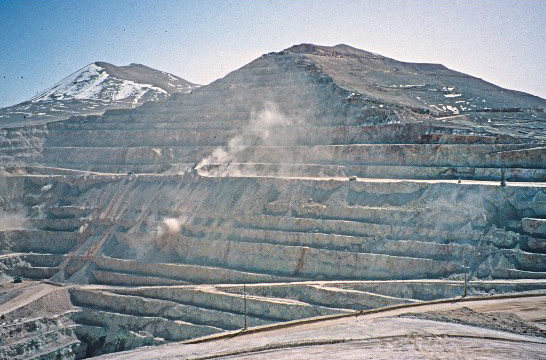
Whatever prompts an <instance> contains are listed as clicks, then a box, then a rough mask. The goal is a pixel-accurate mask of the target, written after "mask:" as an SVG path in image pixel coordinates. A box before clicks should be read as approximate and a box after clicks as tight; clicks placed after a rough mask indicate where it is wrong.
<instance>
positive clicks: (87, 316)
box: [73, 308, 222, 341]
mask: <svg viewBox="0 0 546 360" xmlns="http://www.w3.org/2000/svg"><path fill="white" fill-rule="evenodd" d="M73 319H74V321H76V322H77V323H82V324H85V325H94V326H102V327H122V328H125V329H127V330H130V331H133V332H136V333H138V332H139V331H146V332H149V333H151V334H153V335H154V336H155V337H161V338H164V339H165V340H167V341H183V340H188V339H191V338H194V337H199V336H205V335H210V334H214V333H217V332H220V331H222V330H221V329H219V328H215V327H212V326H204V325H195V324H191V323H188V322H185V321H180V320H175V321H172V320H167V319H164V318H161V317H157V316H133V315H127V314H122V313H116V312H111V311H103V310H98V309H97V310H96V309H89V308H83V309H82V310H81V311H80V312H78V313H76V314H75V315H74V317H73Z"/></svg>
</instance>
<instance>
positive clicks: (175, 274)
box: [93, 257, 291, 285]
mask: <svg viewBox="0 0 546 360" xmlns="http://www.w3.org/2000/svg"><path fill="white" fill-rule="evenodd" d="M93 261H94V263H95V264H96V266H97V270H102V271H108V272H115V273H125V274H137V275H141V276H146V277H148V276H151V277H152V278H156V277H158V278H162V279H170V280H173V279H174V280H177V281H183V282H190V283H194V284H195V283H197V284H210V283H217V284H218V283H220V284H229V283H257V282H282V281H288V280H291V278H288V277H282V276H273V275H269V274H261V273H254V272H247V271H238V270H232V269H226V268H222V267H213V266H200V265H191V264H161V263H145V262H138V261H134V260H125V259H116V258H108V257H98V258H94V259H93ZM130 284H132V283H131V282H129V283H127V284H126V285H130Z"/></svg>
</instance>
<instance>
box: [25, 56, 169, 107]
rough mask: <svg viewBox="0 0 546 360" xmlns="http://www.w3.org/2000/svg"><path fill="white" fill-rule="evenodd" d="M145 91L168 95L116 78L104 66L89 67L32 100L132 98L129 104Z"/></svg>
mask: <svg viewBox="0 0 546 360" xmlns="http://www.w3.org/2000/svg"><path fill="white" fill-rule="evenodd" d="M148 91H153V92H158V93H162V94H165V95H168V93H167V92H166V91H165V90H163V89H161V88H159V87H157V86H153V85H151V84H140V83H137V82H134V81H131V80H125V79H120V78H116V77H114V76H112V75H111V74H109V73H108V72H107V71H106V70H105V69H104V68H103V67H100V66H98V65H96V64H90V65H87V66H86V67H84V68H83V69H81V70H79V71H77V72H75V73H73V74H72V75H70V76H68V77H66V78H65V79H63V80H62V81H60V82H59V83H57V84H55V85H53V86H52V87H51V88H49V89H47V90H46V91H44V92H42V93H41V94H39V95H37V96H35V97H33V98H32V99H31V101H32V102H37V101H43V100H69V99H78V100H103V101H121V100H126V99H128V98H132V99H131V102H135V99H136V100H137V102H138V99H140V98H142V96H143V95H144V94H145V93H147V92H148Z"/></svg>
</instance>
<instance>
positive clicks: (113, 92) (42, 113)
mask: <svg viewBox="0 0 546 360" xmlns="http://www.w3.org/2000/svg"><path fill="white" fill-rule="evenodd" d="M196 87H197V85H196V84H192V83H190V82H188V81H186V80H184V79H182V78H180V77H178V76H175V75H172V74H169V73H166V72H163V71H159V70H155V69H152V68H149V67H147V66H144V65H141V64H131V65H127V66H115V65H112V64H109V63H105V62H95V63H92V64H89V65H87V66H85V67H84V68H82V69H80V70H78V71H76V72H75V73H73V74H71V75H69V76H67V77H66V78H64V79H63V80H61V81H60V82H59V83H57V84H55V85H53V86H52V87H51V88H49V89H47V90H45V91H43V92H41V93H40V94H38V95H36V96H35V97H33V98H31V99H30V100H28V101H25V102H23V103H21V104H17V105H14V106H10V107H6V108H3V109H0V126H2V127H13V126H23V125H30V124H38V123H46V122H50V121H57V120H61V119H67V118H69V117H71V116H74V115H89V114H102V113H103V112H104V111H105V110H107V109H125V108H134V107H136V106H140V105H142V104H143V103H144V102H146V101H164V100H166V99H167V98H169V96H170V95H172V94H174V93H178V92H189V91H191V90H192V89H194V88H196Z"/></svg>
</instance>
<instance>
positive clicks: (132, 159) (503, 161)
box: [0, 144, 544, 169]
mask: <svg viewBox="0 0 546 360" xmlns="http://www.w3.org/2000/svg"><path fill="white" fill-rule="evenodd" d="M28 150H32V149H28ZM214 150H215V147H214V146H169V147H161V146H157V147H116V146H114V147H46V148H44V149H43V152H41V153H35V154H30V155H29V156H31V158H26V159H25V162H26V163H41V164H48V163H57V166H61V167H70V164H78V163H82V162H87V163H88V164H90V165H93V164H101V165H102V164H119V163H126V164H134V165H141V164H169V163H172V162H173V159H177V161H180V162H185V163H187V162H194V163H198V162H200V161H201V160H202V159H204V158H205V157H207V156H208V155H209V154H211V153H212V151H214ZM242 150H244V151H241V152H239V153H238V159H239V162H243V163H248V162H252V163H256V162H258V163H275V162H278V161H279V159H283V157H284V155H285V154H287V153H288V154H291V157H290V161H286V162H287V163H291V164H329V165H404V166H408V165H410V166H440V167H451V166H457V167H497V168H498V167H501V166H502V167H507V168H511V167H514V168H537V169H542V168H543V163H542V161H541V156H540V155H542V153H543V152H544V148H543V147H536V146H534V147H533V146H530V145H518V144H499V145H448V144H440V145H439V144H359V145H316V146H251V147H245V148H244V149H242ZM20 151H21V148H9V149H6V148H4V149H2V148H0V155H4V156H12V154H17V153H18V152H20ZM514 154H517V156H514ZM25 156H26V155H25ZM82 160H84V161H82Z"/></svg>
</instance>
